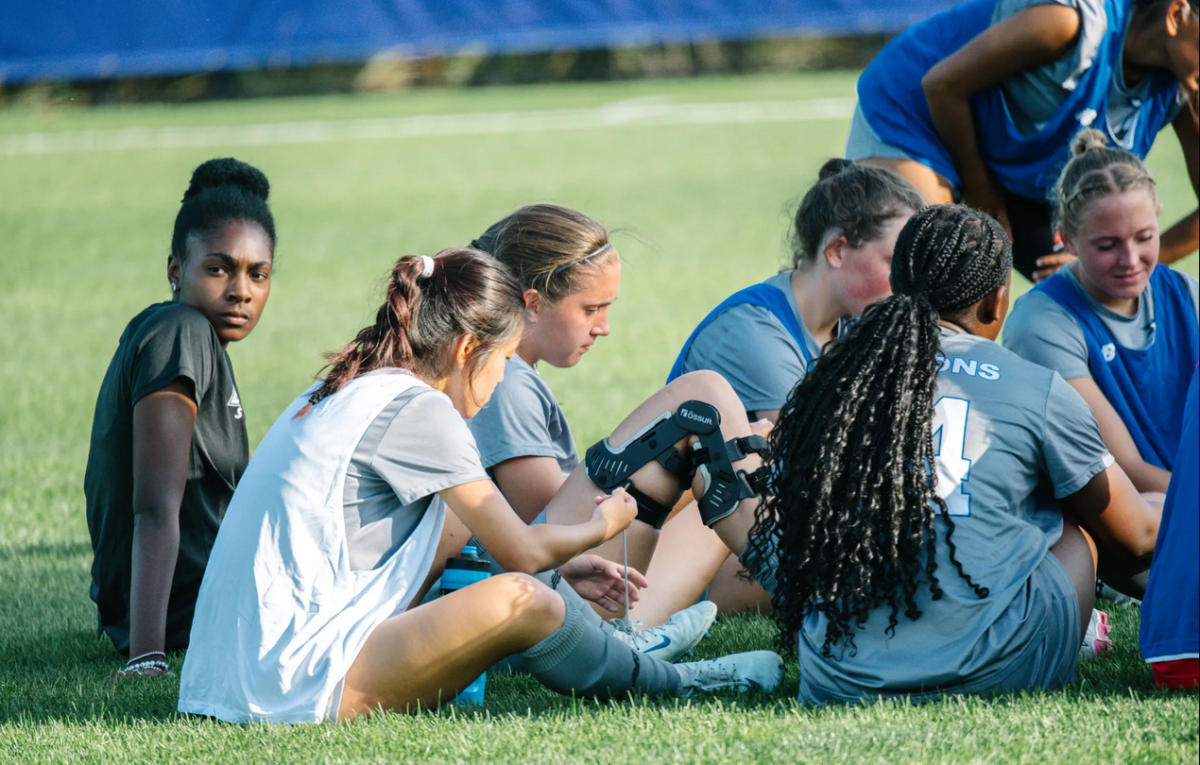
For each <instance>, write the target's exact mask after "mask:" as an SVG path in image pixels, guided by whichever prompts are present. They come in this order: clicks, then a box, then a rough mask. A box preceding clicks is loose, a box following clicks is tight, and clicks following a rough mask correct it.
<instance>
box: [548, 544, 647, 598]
mask: <svg viewBox="0 0 1200 765" xmlns="http://www.w3.org/2000/svg"><path fill="white" fill-rule="evenodd" d="M626 571H628V572H629V599H630V600H631V601H633V602H634V603H636V602H637V601H638V598H639V597H640V595H639V592H640V590H641V589H642V588H643V587H649V586H650V583H649V582H647V581H646V577H644V576H642V574H641V572H639V571H637V570H636V569H632V568H630V569H627V568H626V567H625V566H622V565H621V564H619V563H613V562H612V561H610V560H605V559H604V558H601V557H600V556H599V555H593V554H591V553H584V554H583V555H579V556H577V557H575V558H572V559H571V560H569V561H567V562H566V563H565V564H563V565H562V566H560V567H559V569H558V573H560V574H562V578H563V579H565V580H566V581H567V584H569V585H571V587H572V589H574V590H575V592H577V593H579V596H580V597H581V598H583V599H584V600H590V601H591V602H593V603H595V604H597V605H598V606H600V607H601V608H603V609H605V610H607V611H611V612H613V613H620V611H621V608H622V606H625V605H632V603H630V604H626V603H625V572H626Z"/></svg>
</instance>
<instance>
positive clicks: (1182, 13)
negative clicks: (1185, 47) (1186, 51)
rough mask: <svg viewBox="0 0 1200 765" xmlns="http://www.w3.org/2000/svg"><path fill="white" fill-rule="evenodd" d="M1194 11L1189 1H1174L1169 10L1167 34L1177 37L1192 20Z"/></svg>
mask: <svg viewBox="0 0 1200 765" xmlns="http://www.w3.org/2000/svg"><path fill="white" fill-rule="evenodd" d="M1191 15H1192V9H1191V6H1190V5H1188V1H1187V0H1174V1H1173V2H1172V3H1171V5H1170V6H1168V8H1167V34H1168V35H1170V36H1171V37H1175V36H1177V35H1178V34H1179V33H1180V32H1181V31H1183V29H1184V27H1186V26H1187V25H1188V22H1189V21H1190V20H1191Z"/></svg>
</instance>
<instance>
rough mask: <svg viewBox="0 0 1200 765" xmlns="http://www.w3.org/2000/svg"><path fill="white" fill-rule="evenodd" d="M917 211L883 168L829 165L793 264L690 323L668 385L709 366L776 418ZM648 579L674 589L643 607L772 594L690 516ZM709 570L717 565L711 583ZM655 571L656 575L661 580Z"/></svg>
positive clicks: (738, 604) (756, 599)
mask: <svg viewBox="0 0 1200 765" xmlns="http://www.w3.org/2000/svg"><path fill="white" fill-rule="evenodd" d="M923 204H924V202H923V200H922V199H921V195H920V194H918V193H917V191H916V189H914V188H913V187H912V186H911V185H909V184H908V183H907V182H905V181H904V179H902V178H900V177H899V176H897V175H896V174H895V173H892V172H890V171H888V170H884V169H881V168H877V167H867V166H865V165H857V164H855V163H853V162H849V161H847V160H844V159H833V160H830V161H829V162H827V163H825V166H824V167H822V168H821V171H820V175H819V178H818V180H817V182H816V183H815V184H814V185H813V187H812V188H810V189H809V190H808V191H807V192H806V193H805V195H804V198H803V200H802V201H801V202H800V206H799V208H798V209H797V210H796V215H795V221H794V223H793V228H792V235H791V244H792V263H791V268H790V269H788V270H786V271H784V272H783V273H780V274H776V275H775V276H772V277H771V278H769V279H767V280H766V281H763V282H759V283H758V284H754V285H752V286H750V287H747V288H745V289H742V290H739V291H738V292H735V293H734V294H733V295H731V296H730V297H729V298H727V299H726V300H724V301H723V302H722V303H721V304H720V305H718V306H717V307H716V308H715V309H713V310H712V311H711V312H710V313H709V314H708V316H706V317H705V318H704V320H703V321H701V322H700V324H699V325H698V326H697V327H696V329H695V330H694V331H693V332H692V334H691V336H690V337H689V338H688V340H687V342H686V343H685V344H684V346H683V349H682V350H681V351H680V352H679V356H678V357H677V358H676V360H675V364H674V367H673V368H672V369H671V373H670V375H669V376H668V378H667V379H668V381H670V380H673V379H675V378H676V377H678V376H679V375H681V374H685V373H687V372H694V371H697V370H701V369H709V370H712V371H714V372H717V373H719V374H720V375H721V376H722V377H724V378H725V379H726V380H728V381H729V383H730V384H731V385H732V386H733V389H734V390H735V391H737V394H738V396H739V397H740V398H741V400H742V404H743V405H744V406H745V407H746V411H747V412H748V413H749V416H750V419H752V420H754V419H759V418H761V419H764V420H767V421H769V422H772V423H773V422H775V420H776V419H777V418H778V417H779V409H780V408H781V407H782V406H783V403H784V402H785V401H786V400H787V397H788V394H789V393H790V392H791V390H792V388H794V387H795V386H796V384H797V383H798V382H799V381H800V380H801V378H803V377H804V374H805V373H806V372H807V370H808V367H809V364H811V363H812V362H813V360H815V359H816V358H817V357H818V356H820V355H821V349H822V348H823V347H824V346H825V345H826V344H828V343H829V342H830V341H831V340H832V339H833V338H834V337H835V336H836V335H837V332H838V329H839V328H840V327H841V326H842V325H843V323H844V322H845V321H846V320H847V319H849V318H850V317H853V316H857V315H859V314H861V313H862V312H863V310H864V309H865V308H866V307H867V306H868V305H870V304H871V303H874V302H875V301H876V300H879V299H880V298H883V297H886V296H887V295H888V294H889V292H890V291H891V288H890V287H889V285H888V269H889V267H890V266H891V262H892V249H893V247H894V246H895V242H896V236H897V235H898V234H899V233H900V229H901V228H903V227H904V224H905V223H906V222H907V221H908V219H909V218H910V217H911V216H912V214H913V213H914V212H916V211H917V210H918V209H920V208H921V206H922V205H923ZM654 561H655V563H654V564H651V565H652V570H651V574H659V576H658V579H659V580H662V579H663V577H664V576H666V575H669V576H671V581H672V584H671V585H669V586H668V587H659V588H657V589H656V590H655V591H653V592H651V593H650V594H649V595H648V598H647V602H646V603H645V604H644V605H643V609H644V610H645V611H646V612H647V618H648V619H654V618H657V617H655V616H652V615H650V614H651V613H652V612H653V611H654V610H656V609H659V610H662V609H670V608H671V607H672V606H676V605H679V604H678V603H675V602H672V603H669V604H665V605H663V606H662V607H661V608H660V607H659V606H658V605H657V603H658V602H660V601H661V600H662V598H663V597H664V596H665V595H666V594H667V593H668V592H670V593H671V594H672V596H673V597H674V596H684V595H685V594H687V595H690V594H691V589H692V587H695V586H698V587H699V588H700V591H704V587H705V585H706V584H707V583H708V582H709V581H710V580H711V587H709V588H708V593H707V596H706V597H708V598H709V599H710V600H712V601H713V602H715V603H716V604H717V605H718V606H719V607H720V609H721V610H722V611H723V612H736V611H743V610H759V611H767V610H770V607H771V599H770V595H769V594H768V593H767V592H766V591H765V590H763V589H762V588H761V587H759V586H758V585H757V584H755V583H754V582H753V581H749V580H747V579H746V578H744V577H741V576H739V572H740V570H741V566H740V564H738V562H737V559H736V557H735V556H732V555H730V554H729V551H728V550H727V549H726V548H725V546H724V545H723V544H722V543H721V541H720V540H719V539H717V537H716V535H714V534H712V533H711V532H709V531H707V530H706V529H705V528H704V527H703V525H701V524H700V522H699V516H698V515H697V513H696V510H695V508H689V509H687V510H685V511H684V512H682V513H681V514H680V516H679V517H678V518H676V519H673V520H672V521H671V522H670V523H669V524H668V525H667V526H666V527H664V529H663V539H662V542H661V544H660V549H659V550H658V552H657V553H656V555H655V558H654ZM713 565H717V566H721V568H720V570H719V571H718V572H717V573H716V575H715V576H714V575H713V574H712V573H711V567H712V566H713ZM660 572H661V573H660Z"/></svg>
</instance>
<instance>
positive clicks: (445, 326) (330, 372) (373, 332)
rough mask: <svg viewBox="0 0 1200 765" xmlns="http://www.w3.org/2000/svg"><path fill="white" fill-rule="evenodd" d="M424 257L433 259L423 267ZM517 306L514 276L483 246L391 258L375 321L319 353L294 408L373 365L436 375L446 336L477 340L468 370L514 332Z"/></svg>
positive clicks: (446, 367)
mask: <svg viewBox="0 0 1200 765" xmlns="http://www.w3.org/2000/svg"><path fill="white" fill-rule="evenodd" d="M430 263H435V264H436V265H435V267H434V268H432V269H430V268H428V264H430ZM427 270H428V271H429V272H430V273H429V274H428V275H426V273H425V272H426V271H427ZM524 307H525V304H524V299H523V297H522V294H521V287H520V285H519V284H518V283H517V280H516V279H515V278H514V277H513V275H512V273H511V272H510V271H509V270H508V269H507V268H505V267H504V265H503V264H501V263H500V262H499V261H497V260H496V259H495V258H493V257H491V256H490V255H488V254H487V253H484V252H479V251H478V250H472V249H447V250H442V251H441V252H439V253H438V254H437V255H435V256H434V257H433V258H430V257H428V256H420V255H406V256H404V257H402V258H400V259H399V260H397V261H396V263H395V265H393V266H392V270H391V273H390V274H389V278H388V280H387V289H386V294H385V297H384V301H383V305H381V306H380V307H379V310H378V311H376V313H375V322H374V323H373V324H371V325H370V326H367V327H364V328H362V329H361V330H359V332H358V334H357V335H355V337H354V340H352V341H351V342H350V343H348V344H347V345H345V346H343V347H342V348H340V349H339V350H337V351H334V352H332V353H328V354H326V356H325V360H326V362H327V366H326V370H327V371H326V374H325V377H324V379H323V380H322V381H321V385H320V386H319V387H318V388H317V389H316V390H315V391H313V393H312V394H311V395H310V396H309V399H308V404H307V405H305V406H304V407H303V408H302V409H301V410H300V411H299V412H298V413H297V414H296V416H297V417H302V416H304V415H305V414H306V413H307V412H308V410H309V409H311V408H312V407H313V406H316V405H317V404H319V403H320V402H321V401H322V400H324V399H326V398H328V397H329V396H332V395H333V394H335V393H337V392H338V391H339V390H341V389H342V388H344V387H345V386H346V385H347V384H348V383H349V382H350V381H352V380H354V379H355V378H356V377H359V376H361V375H364V374H366V373H367V372H371V371H374V370H376V369H384V368H389V367H391V368H400V369H406V370H408V371H410V372H413V373H415V374H418V375H422V376H428V377H430V378H434V379H438V378H442V377H444V376H446V375H447V374H449V373H450V369H451V367H452V365H453V358H452V356H451V350H452V348H453V346H454V343H455V342H457V340H458V338H460V337H462V336H464V335H471V336H473V337H475V338H476V339H478V340H479V346H478V347H477V348H476V349H475V351H474V352H472V354H471V357H470V358H469V359H468V360H467V367H466V369H465V370H464V371H465V373H466V374H467V375H468V377H470V376H471V375H473V374H474V372H475V370H476V369H477V368H478V366H479V364H481V363H483V362H484V361H486V359H487V357H488V356H489V355H490V354H491V352H492V351H494V350H495V349H496V348H497V347H498V346H500V345H502V344H503V343H505V342H506V341H508V340H510V339H512V338H514V337H516V336H518V335H519V334H520V332H521V328H522V324H523V318H522V316H523V314H522V310H523V309H524Z"/></svg>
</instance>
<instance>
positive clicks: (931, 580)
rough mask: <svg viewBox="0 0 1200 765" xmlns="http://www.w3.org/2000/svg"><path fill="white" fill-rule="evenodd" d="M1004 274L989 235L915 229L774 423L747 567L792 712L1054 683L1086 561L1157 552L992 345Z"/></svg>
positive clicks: (1059, 410)
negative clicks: (789, 654) (880, 294)
mask: <svg viewBox="0 0 1200 765" xmlns="http://www.w3.org/2000/svg"><path fill="white" fill-rule="evenodd" d="M1011 265H1012V255H1011V249H1010V247H1009V243H1008V238H1007V236H1005V233H1004V231H1003V229H1001V227H1000V225H999V224H998V223H997V222H996V221H995V220H993V219H992V218H990V217H988V216H986V215H984V214H983V213H980V212H977V211H975V210H972V209H970V208H966V207H961V206H953V205H945V206H934V207H927V208H925V209H923V210H921V211H920V212H918V213H917V214H916V215H915V216H913V218H912V220H910V221H909V222H908V224H907V225H906V226H905V228H904V230H903V231H901V233H900V237H899V239H898V240H897V242H896V254H895V258H894V259H893V261H892V268H891V282H892V289H893V293H894V294H893V296H892V297H889V298H886V299H884V300H882V301H880V302H879V303H877V304H875V305H874V306H872V307H871V308H868V309H867V311H866V312H865V313H864V315H863V317H862V319H861V320H860V321H858V322H856V323H855V324H854V325H853V326H851V327H850V329H849V330H848V331H847V332H846V333H845V334H844V335H843V336H842V337H841V338H839V339H838V341H837V342H836V343H834V344H833V345H831V346H830V347H829V348H828V349H827V350H826V352H825V354H824V355H823V356H822V357H821V361H820V363H819V364H816V365H815V366H814V367H813V369H812V370H810V371H809V374H808V375H807V376H806V377H805V378H804V380H803V382H801V384H800V385H799V386H797V387H796V389H795V390H794V391H793V392H792V395H791V396H790V397H789V398H788V402H787V404H786V405H785V406H784V408H783V411H782V412H781V413H780V418H779V423H778V424H777V425H776V427H775V429H774V430H773V431H772V433H771V447H772V455H771V467H772V488H773V496H772V497H771V498H769V499H768V500H767V501H766V502H764V503H762V504H761V505H760V507H759V509H758V512H757V514H756V518H755V523H754V525H753V528H752V529H751V530H750V533H749V540H750V541H749V543H748V544H746V545H745V548H744V549H743V550H741V553H742V555H741V559H742V561H743V562H744V563H745V564H746V565H747V567H748V568H749V569H750V570H751V571H752V572H755V573H756V575H757V576H758V578H759V581H761V582H764V583H765V584H768V585H769V587H770V589H771V590H772V591H773V594H774V603H775V612H774V613H775V619H776V621H777V622H778V624H779V627H780V629H781V631H782V640H783V642H784V643H785V644H789V645H794V646H795V647H796V649H797V651H798V653H799V657H800V699H801V701H804V702H810V703H822V702H825V701H832V700H852V699H864V698H874V697H879V696H910V697H914V698H924V697H929V696H933V695H937V694H947V693H990V692H999V691H1006V690H1026V689H1034V688H1050V687H1055V686H1058V685H1061V684H1063V683H1066V682H1068V681H1069V680H1070V679H1071V678H1072V676H1073V674H1074V671H1075V666H1076V663H1077V662H1078V661H1079V658H1080V655H1081V648H1080V645H1081V642H1084V638H1085V630H1086V628H1087V627H1088V625H1089V616H1090V615H1091V614H1092V602H1093V597H1094V582H1095V568H1094V566H1095V562H1096V554H1095V547H1094V545H1093V543H1092V542H1091V540H1092V539H1093V538H1094V539H1095V540H1096V542H1098V543H1101V544H1105V545H1108V546H1110V547H1111V548H1113V549H1117V550H1120V551H1121V552H1123V553H1124V554H1126V555H1128V556H1130V557H1145V556H1148V555H1149V554H1150V553H1151V551H1152V550H1153V547H1154V540H1155V534H1156V532H1157V529H1158V516H1157V514H1156V513H1154V512H1152V511H1151V510H1150V509H1149V508H1148V507H1147V506H1146V505H1145V503H1144V502H1143V501H1142V499H1141V497H1140V495H1139V494H1138V493H1137V491H1136V490H1135V489H1134V488H1133V486H1132V484H1130V482H1129V479H1128V478H1127V477H1126V476H1125V474H1124V472H1122V470H1121V469H1120V467H1119V466H1118V465H1115V464H1114V463H1113V461H1112V457H1111V456H1109V454H1108V450H1107V449H1106V448H1105V446H1104V442H1103V441H1102V439H1101V438H1100V432H1099V429H1098V428H1097V427H1096V423H1095V420H1094V419H1093V418H1092V415H1091V412H1090V411H1089V410H1088V407H1087V405H1086V404H1085V403H1084V402H1083V400H1082V399H1081V398H1080V396H1079V395H1078V394H1077V393H1076V392H1075V391H1074V390H1073V389H1072V388H1071V387H1070V386H1068V385H1067V384H1066V383H1065V382H1063V380H1062V378H1061V377H1059V376H1058V375H1057V374H1055V373H1054V372H1051V371H1050V370H1047V369H1044V368H1042V367H1038V366H1035V365H1033V364H1031V363H1029V362H1027V361H1025V360H1023V359H1021V358H1018V357H1017V356H1015V355H1013V354H1012V353H1010V352H1008V351H1006V350H1004V349H1003V348H1001V347H1000V346H999V345H997V344H996V343H995V342H994V340H995V338H996V336H997V335H998V334H999V332H1000V327H1001V325H1002V324H1003V322H1004V317H1005V313H1006V307H1007V304H1008V285H1009V279H1010V275H1009V274H1010V268H1011ZM730 520H731V521H732V526H733V527H736V526H738V525H742V527H743V528H744V524H745V519H736V518H731V519H730ZM1081 529H1085V530H1086V531H1081ZM731 530H732V528H731V529H722V528H720V527H718V529H717V531H718V532H719V533H723V536H726V537H731V534H730V533H729V532H730V531H731ZM731 546H732V545H731ZM1096 626H1098V625H1096ZM1090 637H1091V640H1089V641H1088V643H1089V646H1090V647H1091V648H1094V647H1095V646H1096V645H1097V641H1096V637H1097V636H1096V635H1091V636H1090Z"/></svg>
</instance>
